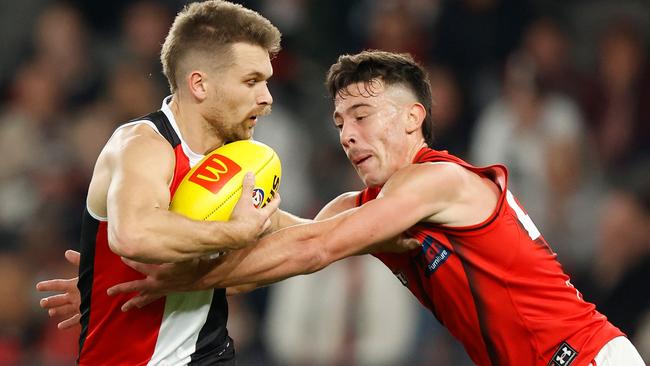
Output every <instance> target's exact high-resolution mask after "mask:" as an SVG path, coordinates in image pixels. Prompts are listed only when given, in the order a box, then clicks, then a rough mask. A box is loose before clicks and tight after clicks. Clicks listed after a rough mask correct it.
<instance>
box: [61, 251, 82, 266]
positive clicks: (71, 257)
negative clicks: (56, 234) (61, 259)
mask: <svg viewBox="0 0 650 366" xmlns="http://www.w3.org/2000/svg"><path fill="white" fill-rule="evenodd" d="M64 255H65V259H66V260H67V261H68V262H70V263H71V264H74V265H75V266H77V267H79V261H80V260H81V253H79V252H77V251H76V250H66V251H65V254H64Z"/></svg>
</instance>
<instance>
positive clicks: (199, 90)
mask: <svg viewBox="0 0 650 366" xmlns="http://www.w3.org/2000/svg"><path fill="white" fill-rule="evenodd" d="M186 80H187V83H188V85H187V86H188V89H189V90H190V93H191V94H192V96H193V97H194V98H196V99H197V100H198V101H200V102H202V101H204V100H205V98H207V96H208V92H207V80H206V75H205V74H204V73H203V72H201V71H198V70H195V71H190V73H189V74H188V75H187V79H186Z"/></svg>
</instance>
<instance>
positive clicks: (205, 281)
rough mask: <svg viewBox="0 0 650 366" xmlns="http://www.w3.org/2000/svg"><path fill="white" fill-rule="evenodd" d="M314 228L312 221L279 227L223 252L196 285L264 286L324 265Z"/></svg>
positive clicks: (323, 226) (322, 253) (325, 227)
mask: <svg viewBox="0 0 650 366" xmlns="http://www.w3.org/2000/svg"><path fill="white" fill-rule="evenodd" d="M319 224H320V223H319ZM314 229H315V228H314V225H313V224H308V225H298V226H294V227H291V228H289V229H285V230H280V231H277V232H275V233H273V234H271V235H268V236H266V237H264V238H263V239H262V240H260V242H259V243H258V244H256V245H255V246H252V247H249V248H246V249H242V250H237V251H233V252H231V253H229V254H227V255H226V256H224V258H223V259H222V260H220V261H219V263H218V264H217V265H216V266H215V267H214V268H213V270H211V271H210V272H209V273H207V274H206V275H205V276H203V278H202V279H201V280H200V281H199V288H200V289H209V288H225V287H234V286H240V285H251V284H254V285H256V286H264V285H268V284H270V283H274V282H278V281H281V280H283V279H285V278H289V277H292V276H295V275H299V274H307V273H311V272H315V271H317V270H319V269H321V268H323V267H325V266H326V265H327V264H329V261H328V259H327V258H326V257H325V256H324V252H323V251H322V250H321V246H320V245H319V242H318V238H319V237H320V235H318V232H316V233H315V232H314V231H315V230H314ZM327 229H328V225H322V226H321V227H320V228H319V232H320V231H321V230H322V231H325V230H327Z"/></svg>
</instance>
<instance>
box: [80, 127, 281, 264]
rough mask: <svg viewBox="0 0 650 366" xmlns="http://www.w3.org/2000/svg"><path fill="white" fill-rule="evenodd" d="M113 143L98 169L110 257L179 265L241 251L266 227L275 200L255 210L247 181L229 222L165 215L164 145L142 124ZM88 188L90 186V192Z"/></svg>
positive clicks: (167, 169)
mask: <svg viewBox="0 0 650 366" xmlns="http://www.w3.org/2000/svg"><path fill="white" fill-rule="evenodd" d="M114 139H115V140H114V141H111V142H109V144H108V145H107V147H106V148H105V149H104V151H103V152H102V155H101V156H100V160H98V166H100V164H102V165H103V166H104V167H105V169H107V170H108V172H109V175H108V176H109V182H108V186H107V193H106V213H107V217H108V238H109V244H110V247H111V250H112V251H113V252H115V253H116V254H118V255H120V256H123V257H126V258H130V259H133V260H137V261H139V262H145V263H162V262H177V261H184V260H188V259H192V258H196V257H199V256H203V255H206V254H211V253H215V252H219V251H223V250H231V249H238V248H241V247H242V246H244V245H247V244H250V243H252V242H254V241H255V240H256V239H257V237H258V236H259V235H260V234H261V233H262V232H263V231H264V230H265V229H266V228H267V227H268V226H269V225H270V220H269V216H270V215H271V213H272V212H273V211H274V210H275V209H277V205H278V202H272V203H271V204H269V205H267V206H266V207H265V208H263V209H259V210H258V209H255V208H254V207H253V206H252V198H251V196H252V194H251V193H249V192H248V191H252V184H253V183H252V182H251V178H250V177H248V181H246V179H245V185H247V186H245V187H244V188H245V190H244V191H243V194H242V199H240V202H239V203H238V204H237V206H236V207H235V211H234V212H233V215H232V219H231V220H230V221H227V222H207V221H195V220H191V219H188V218H186V217H184V216H181V215H178V214H176V213H173V212H170V211H169V210H168V207H169V201H170V197H169V187H168V183H169V181H170V180H171V174H173V167H174V159H175V157H174V154H173V150H172V149H171V147H170V146H169V144H168V143H167V142H166V141H164V139H162V137H160V136H159V135H158V134H156V133H155V132H154V131H153V130H151V129H150V128H149V127H147V126H136V127H134V128H132V129H131V130H129V131H125V132H124V133H122V134H120V135H119V136H116V137H114ZM112 140H113V139H112ZM96 169H97V168H96ZM92 189H93V184H92V183H91V193H92ZM247 193H248V194H247ZM89 194H90V193H89ZM248 200H250V201H251V202H248Z"/></svg>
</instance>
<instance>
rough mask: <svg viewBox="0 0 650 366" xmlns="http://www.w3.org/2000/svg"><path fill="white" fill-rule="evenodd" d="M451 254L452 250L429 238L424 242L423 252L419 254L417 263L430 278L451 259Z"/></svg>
mask: <svg viewBox="0 0 650 366" xmlns="http://www.w3.org/2000/svg"><path fill="white" fill-rule="evenodd" d="M451 254H452V251H451V250H450V249H447V248H445V247H444V246H443V245H442V243H440V242H439V241H437V240H436V239H434V238H433V237H432V236H427V237H426V238H424V241H423V242H422V251H421V252H420V253H418V255H417V257H416V262H417V263H418V265H420V267H421V268H422V270H424V273H426V275H427V276H430V275H431V274H432V273H433V272H435V271H436V270H437V269H438V268H440V266H441V265H442V264H443V263H445V262H446V261H447V259H449V257H450V256H451Z"/></svg>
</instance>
